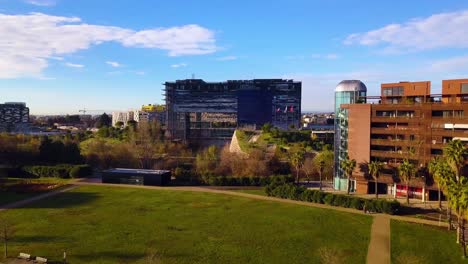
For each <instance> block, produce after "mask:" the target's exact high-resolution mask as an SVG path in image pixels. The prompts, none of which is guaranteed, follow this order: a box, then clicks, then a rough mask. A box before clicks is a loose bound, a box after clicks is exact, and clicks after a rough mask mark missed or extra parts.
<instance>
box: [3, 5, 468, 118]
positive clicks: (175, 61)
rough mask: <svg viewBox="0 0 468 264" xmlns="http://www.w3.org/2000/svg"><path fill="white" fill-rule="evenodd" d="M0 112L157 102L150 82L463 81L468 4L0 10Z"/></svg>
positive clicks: (325, 88) (315, 97)
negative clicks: (6, 107) (3, 107)
mask: <svg viewBox="0 0 468 264" xmlns="http://www.w3.org/2000/svg"><path fill="white" fill-rule="evenodd" d="M0 36H1V37H0V102H3V101H25V102H27V104H28V105H29V107H30V109H31V112H32V113H33V114H62V113H70V114H73V113H77V112H78V110H79V109H82V108H84V107H85V108H87V109H91V110H105V111H108V112H109V111H112V110H124V109H130V108H138V107H140V106H141V105H142V104H149V103H162V102H163V101H162V87H163V85H162V83H164V82H165V81H173V80H176V79H186V78H190V77H191V76H192V74H195V77H196V78H202V79H205V80H207V81H222V80H226V79H252V78H294V79H295V80H299V81H302V82H303V102H302V103H303V110H313V111H327V110H332V109H333V90H334V87H335V86H336V84H337V83H338V82H339V81H341V80H343V79H360V80H362V81H363V82H364V83H366V85H367V86H368V90H369V92H368V93H369V94H378V92H379V85H380V83H382V82H397V81H419V80H430V81H432V91H433V92H434V93H437V92H440V86H441V80H442V79H452V78H468V1H448V0H447V1H440V0H425V1H418V0H412V1H337V0H328V1H325V0H323V1H311V0H309V1H299V0H289V1H280V0H270V1H266V0H265V1H264V0H257V1H253V0H250V1H244V0H238V1H215V0H212V1H208V0H172V1H156V0H153V1H149V0H140V1H130V0H121V1H107V0H99V1H96V0H79V1H74V0H0Z"/></svg>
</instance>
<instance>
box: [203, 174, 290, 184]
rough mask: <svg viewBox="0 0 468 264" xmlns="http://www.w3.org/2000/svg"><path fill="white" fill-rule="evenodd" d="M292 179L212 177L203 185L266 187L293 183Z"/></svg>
mask: <svg viewBox="0 0 468 264" xmlns="http://www.w3.org/2000/svg"><path fill="white" fill-rule="evenodd" d="M293 181H294V178H293V177H292V176H289V175H275V176H268V177H225V176H218V177H215V176H212V177H209V178H208V181H206V182H205V183H206V184H208V185H212V186H267V185H269V184H272V183H275V184H285V183H288V182H293Z"/></svg>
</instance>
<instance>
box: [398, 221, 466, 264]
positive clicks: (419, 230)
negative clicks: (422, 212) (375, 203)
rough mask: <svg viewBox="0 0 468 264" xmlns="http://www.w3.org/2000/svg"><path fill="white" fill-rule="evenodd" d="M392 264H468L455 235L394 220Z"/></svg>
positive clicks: (434, 228)
mask: <svg viewBox="0 0 468 264" xmlns="http://www.w3.org/2000/svg"><path fill="white" fill-rule="evenodd" d="M391 232H392V234H391V245H392V248H391V254H392V263H395V264H403V263H414V264H416V263H424V264H426V263H434V264H436V263H437V264H438V263H468V260H464V261H463V259H462V249H461V247H460V246H459V245H458V244H456V243H455V238H456V234H455V232H453V231H452V232H448V231H447V230H446V229H445V228H437V227H432V226H425V225H420V224H411V223H405V222H401V221H396V220H392V222H391Z"/></svg>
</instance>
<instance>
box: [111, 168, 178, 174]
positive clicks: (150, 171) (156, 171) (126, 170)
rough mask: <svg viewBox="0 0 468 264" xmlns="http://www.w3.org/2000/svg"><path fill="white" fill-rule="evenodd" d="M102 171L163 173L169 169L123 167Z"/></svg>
mask: <svg viewBox="0 0 468 264" xmlns="http://www.w3.org/2000/svg"><path fill="white" fill-rule="evenodd" d="M104 172H111V173H136V174H164V173H168V172H170V171H168V170H144V169H124V168H115V169H110V170H105V171H104Z"/></svg>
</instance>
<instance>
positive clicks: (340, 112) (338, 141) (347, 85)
mask: <svg viewBox="0 0 468 264" xmlns="http://www.w3.org/2000/svg"><path fill="white" fill-rule="evenodd" d="M366 95H367V87H366V85H365V84H364V83H363V82H361V81H359V80H345V81H341V82H340V83H339V84H338V85H337V86H336V89H335V150H334V151H335V166H334V181H333V185H334V188H335V190H346V188H347V180H346V177H345V175H344V172H343V170H342V169H341V166H340V163H341V161H342V160H343V159H345V158H346V156H347V155H348V110H347V109H341V108H340V106H341V105H342V104H356V103H366ZM351 189H353V188H351Z"/></svg>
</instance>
